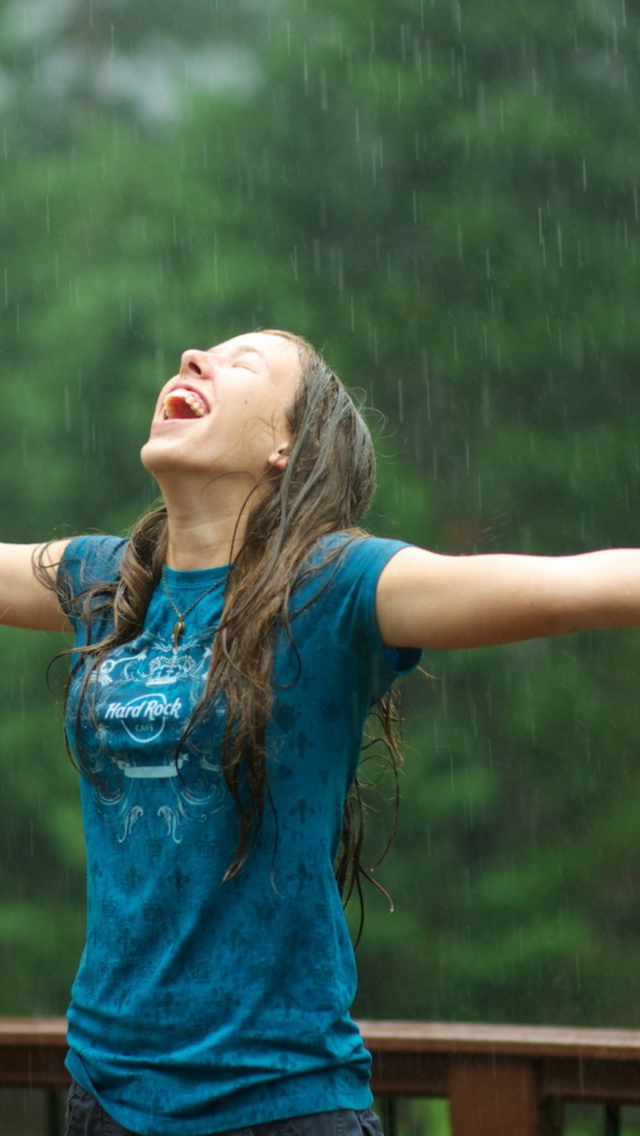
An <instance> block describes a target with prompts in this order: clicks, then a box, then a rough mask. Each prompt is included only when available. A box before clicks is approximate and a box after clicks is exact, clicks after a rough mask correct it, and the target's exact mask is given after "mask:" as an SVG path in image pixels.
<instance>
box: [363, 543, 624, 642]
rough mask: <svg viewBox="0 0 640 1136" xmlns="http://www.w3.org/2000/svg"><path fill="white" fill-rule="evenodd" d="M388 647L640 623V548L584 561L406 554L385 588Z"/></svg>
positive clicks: (391, 567)
mask: <svg viewBox="0 0 640 1136" xmlns="http://www.w3.org/2000/svg"><path fill="white" fill-rule="evenodd" d="M376 612H377V618H378V626H379V628H380V634H381V636H382V640H383V642H384V644H385V646H389V647H425V648H442V649H444V650H453V649H455V648H459V647H490V646H494V645H497V644H499V643H514V642H517V641H518V640H520V639H537V638H541V637H542V636H547V635H567V634H569V633H570V632H571V631H584V630H587V629H588V628H605V627H634V626H640V550H636V549H627V548H621V549H610V550H609V549H607V550H604V551H602V552H587V553H584V554H582V555H579V556H511V555H489V556H440V555H438V554H436V553H433V552H426V551H424V550H423V549H420V548H406V549H403V550H402V551H400V552H399V553H398V554H397V555H396V556H394V557H393V559H392V560H390V561H389V563H388V564H387V566H386V567H385V569H384V571H383V572H382V575H381V577H380V580H379V583H378V590H377V594H376Z"/></svg>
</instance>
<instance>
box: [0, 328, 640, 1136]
mask: <svg viewBox="0 0 640 1136" xmlns="http://www.w3.org/2000/svg"><path fill="white" fill-rule="evenodd" d="M142 460H143V463H144V465H145V466H146V467H147V469H148V470H150V472H151V473H152V474H153V475H154V477H155V478H156V480H157V482H158V484H159V486H160V489H161V492H162V496H163V500H164V504H163V507H162V508H161V509H159V510H157V511H155V512H154V513H152V514H150V515H149V516H147V517H145V518H143V519H142V521H141V522H139V523H138V525H137V526H136V529H135V530H134V532H133V534H132V537H131V539H130V540H129V541H123V540H118V539H115V538H110V537H104V538H101V537H88V538H87V537H83V538H78V539H76V540H72V541H58V542H54V543H52V544H49V545H47V546H44V548H43V549H41V550H38V549H37V548H36V547H26V546H25V547H17V546H3V549H2V556H1V557H0V587H1V588H2V595H3V610H4V621H5V622H6V623H12V624H14V625H18V626H24V627H33V628H44V629H52V628H57V629H74V630H75V632H76V649H75V654H74V656H73V659H74V662H73V667H72V676H71V682H70V686H69V690H68V698H67V706H66V725H67V736H68V740H69V745H70V748H71V749H72V752H73V754H74V757H75V758H76V760H77V763H78V765H79V767H80V770H81V772H82V778H81V786H82V803H83V815H84V821H85V829H86V836H87V854H88V881H89V904H88V925H87V946H86V949H85V953H84V955H83V959H82V962H81V965H80V970H79V973H78V977H77V979H76V982H75V984H74V989H73V994H72V1004H71V1009H70V1013H69V1045H70V1051H69V1057H68V1067H69V1070H70V1072H71V1074H72V1077H73V1078H74V1083H73V1085H72V1089H71V1093H70V1101H69V1121H68V1132H69V1133H70V1136H78V1134H79V1133H83V1134H84V1136H89V1134H93V1133H98V1132H103V1131H105V1132H110V1133H116V1134H122V1133H123V1132H124V1133H127V1132H133V1133H141V1134H144V1136H151V1134H154V1136H178V1134H180V1136H205V1134H208V1133H214V1132H221V1131H229V1130H237V1129H243V1130H244V1129H246V1128H247V1127H255V1126H266V1127H264V1128H261V1131H263V1132H266V1131H270V1130H271V1129H272V1128H273V1129H274V1130H278V1131H287V1132H289V1133H292V1134H293V1133H309V1134H311V1133H314V1136H315V1134H316V1133H318V1134H320V1133H326V1134H327V1136H329V1134H331V1136H333V1134H335V1133H338V1132H339V1133H345V1134H349V1136H350V1134H351V1133H354V1134H358V1133H360V1132H361V1131H367V1132H369V1133H374V1132H375V1131H376V1126H377V1121H376V1119H375V1117H374V1114H373V1113H372V1112H371V1110H370V1103H371V1097H370V1092H369V1087H368V1073H369V1059H368V1055H367V1053H366V1051H365V1050H364V1047H363V1045H362V1042H361V1039H360V1037H359V1034H358V1032H357V1029H356V1027H355V1026H354V1024H353V1022H352V1021H351V1018H350V1017H349V1006H350V1003H351V1001H352V998H353V994H354V989H355V972H354V964H353V956H352V950H351V946H350V942H349V939H348V935H347V932H346V928H345V924H344V919H343V916H342V910H341V904H340V898H339V892H338V888H337V886H336V880H335V877H334V866H335V862H336V860H337V859H338V854H339V852H340V851H341V857H340V863H339V866H338V875H339V877H340V879H341V880H342V881H344V878H345V876H346V874H347V869H348V867H349V865H351V866H352V867H357V866H356V865H355V864H354V856H355V855H356V851H357V850H354V846H353V841H352V838H351V837H352V833H351V831H350V824H349V820H350V814H349V809H348V807H347V808H346V810H345V801H346V800H347V798H348V794H349V790H350V787H351V785H352V782H353V780H354V777H355V774H356V770H357V765H358V758H359V753H360V746H361V739H362V730H363V725H364V721H365V718H366V717H367V714H368V712H369V709H370V707H371V705H372V704H374V703H379V702H380V700H383V705H384V699H385V698H386V696H387V694H388V691H389V689H390V687H391V684H392V683H393V680H394V678H395V677H396V676H397V675H398V674H400V673H403V672H405V671H407V670H409V669H411V667H412V666H414V665H415V664H416V663H417V660H418V657H419V652H420V649H422V648H454V647H471V646H484V645H488V644H495V643H506V642H510V641H514V640H518V639H527V638H531V637H535V636H542V635H555V634H562V633H565V632H569V631H572V630H576V629H579V628H586V627H613V626H621V625H630V624H637V623H638V622H639V621H640V553H638V552H635V551H633V550H622V551H606V552H597V553H591V554H587V555H583V556H577V557H564V558H543V557H536V558H532V557H521V556H494V555H492V556H480V557H471V558H462V557H461V558H450V557H443V556H438V555H434V554H432V553H429V552H426V551H424V550H421V549H416V548H409V547H407V546H404V545H402V544H400V543H398V542H393V541H385V540H377V539H373V538H368V537H366V535H364V534H361V533H360V532H359V531H358V530H357V529H356V525H357V524H358V521H359V519H360V517H361V516H362V514H363V513H364V511H365V509H366V507H367V505H368V503H369V500H370V497H371V493H372V490H373V482H374V458H373V450H372V445H371V440H370V437H369V434H368V432H367V430H366V427H365V426H364V424H363V422H362V420H361V419H360V417H359V415H358V413H357V412H356V410H355V408H354V407H353V404H352V403H351V401H350V399H349V398H348V396H347V395H346V393H345V391H344V389H343V388H342V387H341V385H340V383H339V382H338V380H337V379H336V377H335V375H333V373H332V372H331V371H330V370H329V368H328V367H327V366H326V364H325V363H324V362H323V360H322V359H321V358H320V357H319V356H318V355H317V354H316V352H315V351H314V350H313V349H312V348H311V347H310V346H309V345H308V344H307V343H306V342H305V341H303V340H301V339H298V338H297V337H295V336H291V335H289V334H287V333H283V332H260V333H255V334H249V335H242V336H238V337H237V338H235V339H232V340H229V341H228V342H226V343H222V344H220V345H218V346H216V347H214V348H212V349H211V350H210V351H195V350H191V351H187V352H186V353H185V354H184V356H183V357H182V365H181V368H180V372H179V374H178V375H177V376H176V377H175V378H174V379H172V380H170V382H169V383H167V384H166V386H165V387H164V388H163V390H162V391H161V393H160V397H159V399H158V403H157V405H156V409H155V414H154V417H153V422H152V426H151V434H150V437H149V440H148V442H147V443H146V444H145V446H144V447H143V450H142ZM230 565H232V567H230ZM385 721H386V722H387V725H388V722H389V713H388V707H387V712H386V717H385Z"/></svg>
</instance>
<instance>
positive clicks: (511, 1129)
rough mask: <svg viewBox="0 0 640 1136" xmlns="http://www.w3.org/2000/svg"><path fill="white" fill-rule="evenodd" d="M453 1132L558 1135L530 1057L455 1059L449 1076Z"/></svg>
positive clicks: (465, 1135)
mask: <svg viewBox="0 0 640 1136" xmlns="http://www.w3.org/2000/svg"><path fill="white" fill-rule="evenodd" d="M448 1095H449V1100H450V1105H451V1133H452V1136H559V1134H560V1131H561V1128H560V1117H559V1114H558V1110H557V1109H556V1108H554V1107H553V1102H549V1101H544V1100H543V1099H542V1096H541V1093H540V1086H539V1079H538V1075H537V1071H536V1068H535V1065H534V1063H533V1062H531V1061H517V1060H502V1059H495V1058H490V1057H487V1058H473V1057H472V1058H463V1059H461V1058H457V1059H456V1060H455V1061H454V1063H453V1065H452V1068H451V1072H450V1075H449V1094H448Z"/></svg>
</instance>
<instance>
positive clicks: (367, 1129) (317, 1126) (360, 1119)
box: [66, 1081, 383, 1136]
mask: <svg viewBox="0 0 640 1136" xmlns="http://www.w3.org/2000/svg"><path fill="white" fill-rule="evenodd" d="M254 1134H255V1136H383V1133H382V1125H381V1124H380V1120H379V1119H378V1117H377V1115H376V1113H375V1112H374V1111H373V1109H372V1108H366V1109H364V1111H363V1112H353V1111H352V1110H351V1109H339V1110H338V1111H337V1112H317V1113H313V1114H312V1115H310V1116H293V1117H291V1119H289V1120H273V1121H270V1122H269V1123H268V1124H255V1125H253V1127H251V1128H236V1129H234V1130H233V1132H226V1133H219V1134H217V1136H254ZM66 1136H138V1134H137V1133H134V1132H132V1131H131V1129H130V1128H123V1127H122V1125H121V1124H117V1123H116V1121H115V1120H113V1119H112V1118H111V1117H110V1116H109V1115H108V1114H107V1113H106V1112H105V1111H104V1109H103V1107H102V1105H101V1104H99V1103H98V1101H97V1100H96V1098H95V1097H94V1096H92V1095H91V1093H88V1092H87V1091H86V1090H85V1089H83V1088H82V1087H81V1086H80V1085H79V1084H78V1083H77V1082H76V1081H72V1082H71V1088H70V1089H69V1096H68V1098H67V1128H66Z"/></svg>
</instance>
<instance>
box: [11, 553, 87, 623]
mask: <svg viewBox="0 0 640 1136" xmlns="http://www.w3.org/2000/svg"><path fill="white" fill-rule="evenodd" d="M68 543H69V542H68V541H67V540H55V541H52V543H51V544H49V545H48V546H47V547H46V551H45V556H44V561H43V567H44V568H46V569H48V571H49V573H50V575H51V580H52V583H55V578H56V572H57V566H58V564H59V562H60V558H61V556H62V553H63V552H64V550H65V548H66V546H67V544H68ZM40 547H41V546H40V545H37V544H0V623H4V624H7V625H9V626H10V627H28V628H30V629H32V630H34V631H69V630H70V629H71V625H70V623H69V622H68V620H67V618H66V616H65V614H64V612H63V611H62V610H61V608H60V604H59V602H58V597H57V594H56V592H55V591H53V590H52V589H50V588H48V587H47V586H46V584H44V583H43V582H42V581H41V580H39V579H38V577H37V576H36V574H35V572H34V570H33V558H34V554H35V555H37V550H38V549H39V548H40Z"/></svg>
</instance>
